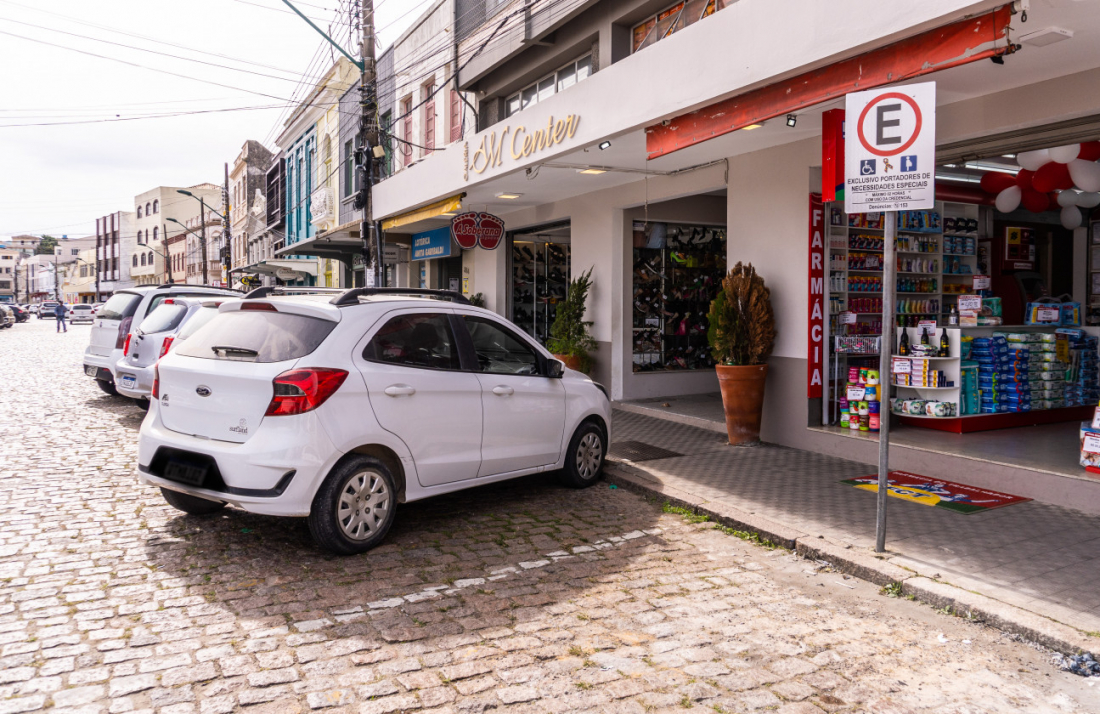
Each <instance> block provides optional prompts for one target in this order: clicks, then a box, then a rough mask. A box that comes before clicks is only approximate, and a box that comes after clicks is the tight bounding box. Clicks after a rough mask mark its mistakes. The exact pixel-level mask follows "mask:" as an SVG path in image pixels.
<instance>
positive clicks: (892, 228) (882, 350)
mask: <svg viewBox="0 0 1100 714" xmlns="http://www.w3.org/2000/svg"><path fill="white" fill-rule="evenodd" d="M884 220H885V224H884V226H883V228H884V229H885V230H884V231H883V241H882V337H881V338H880V339H881V340H882V343H881V344H880V346H879V351H878V355H879V356H878V375H879V378H878V380H879V381H878V388H879V427H878V517H877V519H876V521H875V552H877V553H882V552H883V551H885V550H886V489H887V486H888V485H889V484H888V480H889V474H890V413H891V409H890V406H889V405H890V384H891V383H892V382H893V381H894V380H893V375H892V374H891V369H890V367H891V365H890V363H891V357H892V356H893V354H894V321H895V320H896V317H895V313H894V300H895V298H896V297H897V293H896V292H895V286H896V284H897V272H896V271H895V270H894V266H895V264H896V263H897V260H896V256H897V247H896V246H895V245H894V242H895V240H896V238H897V234H898V212H897V211H887V212H886V215H885V217H884ZM902 329H905V328H902Z"/></svg>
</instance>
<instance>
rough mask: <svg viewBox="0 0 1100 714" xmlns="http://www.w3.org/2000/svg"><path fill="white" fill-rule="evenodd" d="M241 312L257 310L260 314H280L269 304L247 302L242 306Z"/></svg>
mask: <svg viewBox="0 0 1100 714" xmlns="http://www.w3.org/2000/svg"><path fill="white" fill-rule="evenodd" d="M241 310H242V311H243V310H256V311H258V312H278V311H279V310H278V309H277V308H276V307H275V306H274V305H272V304H271V303H269V302H246V303H243V304H242V305H241Z"/></svg>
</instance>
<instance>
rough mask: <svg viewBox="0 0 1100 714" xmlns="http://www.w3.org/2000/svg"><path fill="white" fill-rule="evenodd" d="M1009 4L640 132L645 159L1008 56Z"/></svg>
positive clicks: (1010, 45) (665, 154)
mask: <svg viewBox="0 0 1100 714" xmlns="http://www.w3.org/2000/svg"><path fill="white" fill-rule="evenodd" d="M1011 17H1012V12H1011V7H1010V6H1009V5H1004V6H1001V7H999V8H997V9H995V10H993V11H991V12H988V13H984V14H982V15H979V16H977V17H972V18H968V19H966V20H960V21H958V22H955V23H952V24H950V25H946V26H944V27H940V28H937V29H935V30H929V31H928V32H924V33H921V34H919V35H916V36H914V37H910V38H908V39H905V40H901V41H899V42H895V43H894V44H892V45H888V46H886V47H880V48H879V49H877V50H872V51H870V52H866V53H864V54H862V55H858V56H856V57H853V58H851V59H847V60H844V61H842V62H837V63H836V64H832V65H829V66H828V67H823V68H821V69H818V70H814V71H812V72H806V73H805V74H801V75H799V76H797V77H794V78H792V79H789V80H785V81H783V82H779V83H776V84H772V85H768V86H767V87H761V88H760V89H756V90H753V91H751V92H747V93H746V94H742V95H740V96H737V97H731V98H730V99H726V100H723V101H721V102H717V103H716V104H712V105H710V106H708V107H705V108H703V109H699V110H697V111H694V112H692V113H690V114H684V115H681V116H678V117H676V118H675V119H672V120H671V121H670V122H669V123H668V124H667V125H662V124H655V125H653V126H650V127H647V128H646V151H647V153H648V158H649V159H656V158H658V157H660V156H667V155H668V154H671V153H673V152H674V151H678V150H680V149H684V148H687V147H689V146H694V145H696V144H698V143H700V142H703V141H706V140H707V139H713V138H714V137H716V136H722V135H723V134H728V133H730V132H732V131H736V130H738V129H741V128H744V127H746V126H749V125H750V124H756V123H759V122H762V121H764V120H765V119H771V118H772V117H777V116H782V115H784V114H788V113H790V112H796V111H798V110H799V109H804V108H806V107H809V106H813V105H815V104H820V103H821V102H824V101H828V100H830V99H835V98H836V97H840V96H843V95H845V94H847V93H848V92H853V91H857V90H866V89H873V88H875V87H880V86H882V85H885V84H892V83H894V82H900V81H903V80H906V79H912V78H913V77H920V76H922V75H925V74H931V73H932V72H938V71H940V70H944V69H950V68H951V67H958V66H959V65H963V64H968V63H970V62H977V61H978V60H982V59H986V58H989V57H993V56H996V55H1003V54H1009V53H1011V52H1013V51H1015V47H1014V46H1013V45H1012V43H1011V42H1009V38H1008V26H1009V22H1010V20H1011Z"/></svg>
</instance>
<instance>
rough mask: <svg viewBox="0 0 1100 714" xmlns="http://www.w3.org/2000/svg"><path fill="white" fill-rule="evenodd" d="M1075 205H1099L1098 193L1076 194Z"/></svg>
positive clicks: (1099, 196) (1092, 206) (1090, 206)
mask: <svg viewBox="0 0 1100 714" xmlns="http://www.w3.org/2000/svg"><path fill="white" fill-rule="evenodd" d="M1075 205H1077V206H1080V207H1081V208H1096V207H1097V206H1100V193H1080V194H1077V203H1076V204H1075Z"/></svg>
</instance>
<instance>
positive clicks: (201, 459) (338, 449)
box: [138, 288, 611, 554]
mask: <svg viewBox="0 0 1100 714" xmlns="http://www.w3.org/2000/svg"><path fill="white" fill-rule="evenodd" d="M267 292H270V291H267ZM277 293H278V291H277V290H276V291H275V294H272V295H269V296H266V297H248V298H245V299H244V300H240V301H234V302H226V303H225V304H223V305H222V306H221V308H220V311H219V313H218V315H217V317H215V318H214V319H213V320H212V321H211V322H210V323H209V324H207V325H206V326H205V327H203V328H202V329H201V330H199V331H198V332H196V333H195V334H194V335H193V336H191V337H190V338H189V339H188V340H187V341H186V342H184V343H183V344H180V345H177V346H176V347H175V348H174V349H172V350H171V351H170V352H169V353H168V354H167V355H165V356H164V357H163V358H161V360H160V361H159V362H158V363H157V367H156V377H155V381H154V387H153V393H152V396H153V398H152V400H151V401H152V404H151V405H150V408H149V413H148V415H147V416H146V417H145V421H144V422H143V423H142V425H141V435H140V441H139V448H138V470H139V473H140V475H141V478H142V479H144V480H145V481H146V482H147V483H150V484H152V485H154V486H158V487H160V489H161V492H162V493H163V495H164V498H165V500H167V501H168V503H169V504H171V505H172V506H174V507H176V508H178V509H180V510H182V511H185V512H187V513H191V514H197V515H199V514H208V513H214V512H217V511H218V510H220V509H221V508H223V507H224V506H225V504H227V503H230V504H233V505H235V506H237V507H239V508H243V509H245V510H247V511H251V512H253V513H263V514H269V515H278V516H308V518H309V526H310V531H311V533H312V534H313V536H314V539H315V540H316V541H317V542H318V543H319V544H320V545H321V546H322V547H324V548H325V549H327V550H330V551H332V552H335V553H341V554H351V553H360V552H363V551H366V550H368V549H369V548H371V547H373V546H375V545H377V544H378V543H379V542H380V541H381V540H382V539H383V538H384V537H385V535H386V532H387V531H388V530H389V527H390V525H391V524H392V522H393V519H394V512H395V508H396V504H398V503H404V502H407V501H415V500H418V499H422V498H427V497H429V496H436V495H439V494H444V493H448V492H452V491H459V490H462V489H467V488H472V487H476V486H481V485H483V484H487V483H492V482H494V481H501V480H504V479H510V478H515V477H518V476H523V475H526V474H532V473H538V472H542V471H550V470H558V471H560V474H561V478H562V480H563V481H564V482H565V483H566V484H568V485H570V486H575V487H583V486H587V485H590V484H591V483H593V482H594V481H595V480H596V478H597V476H598V475H599V472H600V469H601V468H602V466H603V460H604V456H605V454H606V451H607V445H608V444H609V443H610V442H609V438H610V432H609V430H610V425H611V406H610V403H609V401H608V397H607V392H606V390H605V389H604V388H603V387H602V386H600V385H599V384H596V383H595V382H593V381H592V380H591V379H589V378H588V377H587V376H585V375H583V374H581V373H579V372H574V371H571V370H567V369H565V368H564V365H562V363H561V362H559V361H558V360H555V359H554V358H553V357H552V356H551V355H550V353H548V352H547V351H546V350H545V349H543V348H542V347H541V346H540V345H539V344H538V343H536V342H534V341H533V340H532V339H531V338H530V337H528V336H527V335H526V334H524V333H523V332H522V331H521V330H520V329H519V328H517V327H516V326H515V325H513V324H512V323H510V322H508V321H507V320H504V319H503V318H501V317H499V316H498V315H496V314H494V313H492V312H489V311H488V310H483V309H480V308H475V307H472V306H469V305H468V304H464V303H465V301H464V300H463V299H462V298H461V297H460V296H458V295H456V294H454V293H443V292H441V291H410V290H399V289H391V290H385V289H382V290H378V289H369V288H358V289H355V290H351V291H348V292H346V293H343V294H342V295H338V296H337V297H335V298H332V299H330V296H323V295H312V296H302V295H299V296H293V295H286V296H280V295H278V294H277ZM409 293H427V294H431V295H434V296H435V297H439V296H443V295H445V296H450V297H452V298H455V301H454V302H444V301H442V300H439V299H426V298H424V297H409V296H408V295H409Z"/></svg>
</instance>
